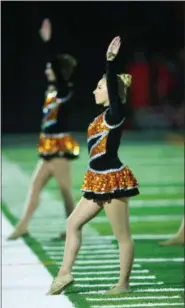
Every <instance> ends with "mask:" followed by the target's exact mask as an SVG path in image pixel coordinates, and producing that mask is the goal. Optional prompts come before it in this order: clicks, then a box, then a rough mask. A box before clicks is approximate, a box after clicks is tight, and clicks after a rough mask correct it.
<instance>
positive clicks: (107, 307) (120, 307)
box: [91, 303, 184, 308]
mask: <svg viewBox="0 0 185 308" xmlns="http://www.w3.org/2000/svg"><path fill="white" fill-rule="evenodd" d="M169 306H175V308H176V307H177V306H183V307H184V303H156V304H155V303H145V304H131V305H130V304H128V305H125V304H124V307H123V306H122V305H121V306H120V305H114V306H111V305H106V306H102V305H101V306H97V305H93V306H91V308H136V307H138V308H142V307H143V308H146V307H167V308H168V307H169Z"/></svg>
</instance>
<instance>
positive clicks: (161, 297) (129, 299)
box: [86, 294, 180, 302]
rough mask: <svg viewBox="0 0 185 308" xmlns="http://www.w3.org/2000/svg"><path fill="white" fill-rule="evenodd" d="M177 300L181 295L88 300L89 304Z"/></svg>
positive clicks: (94, 298) (89, 298)
mask: <svg viewBox="0 0 185 308" xmlns="http://www.w3.org/2000/svg"><path fill="white" fill-rule="evenodd" d="M177 298H180V296H179V295H171V296H165V295H160V296H157V297H156V296H133V294H132V296H130V297H127V296H124V297H112V298H111V297H105V298H99V297H97V298H96V297H93V298H91V297H87V298H86V300H87V301H89V302H103V301H106V302H109V301H110V302H112V301H119V302H121V301H123V302H124V301H133V300H134V301H135V300H141V299H144V300H147V299H152V300H155V301H158V300H161V299H177Z"/></svg>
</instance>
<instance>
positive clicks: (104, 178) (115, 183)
mask: <svg viewBox="0 0 185 308" xmlns="http://www.w3.org/2000/svg"><path fill="white" fill-rule="evenodd" d="M137 187H138V182H137V180H136V178H135V176H134V175H133V173H132V171H131V169H129V168H128V167H125V168H123V169H122V170H120V171H116V172H108V173H97V172H93V171H91V170H88V171H87V172H86V174H85V177H84V182H83V185H82V188H81V190H82V191H83V192H92V193H95V194H96V193H97V194H107V193H114V192H115V191H120V190H125V191H128V190H131V189H135V188H137Z"/></svg>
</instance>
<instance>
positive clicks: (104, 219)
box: [93, 215, 182, 223]
mask: <svg viewBox="0 0 185 308" xmlns="http://www.w3.org/2000/svg"><path fill="white" fill-rule="evenodd" d="M181 219H182V215H153V216H143V217H139V216H130V221H131V222H158V221H169V220H170V221H174V220H175V221H176V220H178V221H180V220H181ZM93 222H95V223H102V222H107V223H108V219H107V217H105V216H99V217H95V218H94V220H93Z"/></svg>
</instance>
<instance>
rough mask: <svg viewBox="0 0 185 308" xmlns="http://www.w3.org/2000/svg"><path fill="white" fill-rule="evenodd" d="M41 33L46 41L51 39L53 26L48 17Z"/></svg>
mask: <svg viewBox="0 0 185 308" xmlns="http://www.w3.org/2000/svg"><path fill="white" fill-rule="evenodd" d="M39 33H40V36H41V38H42V39H43V41H44V42H47V41H49V40H50V39H51V33H52V26H51V22H50V20H49V19H48V18H46V19H44V20H43V22H42V25H41V28H40V30H39Z"/></svg>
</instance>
